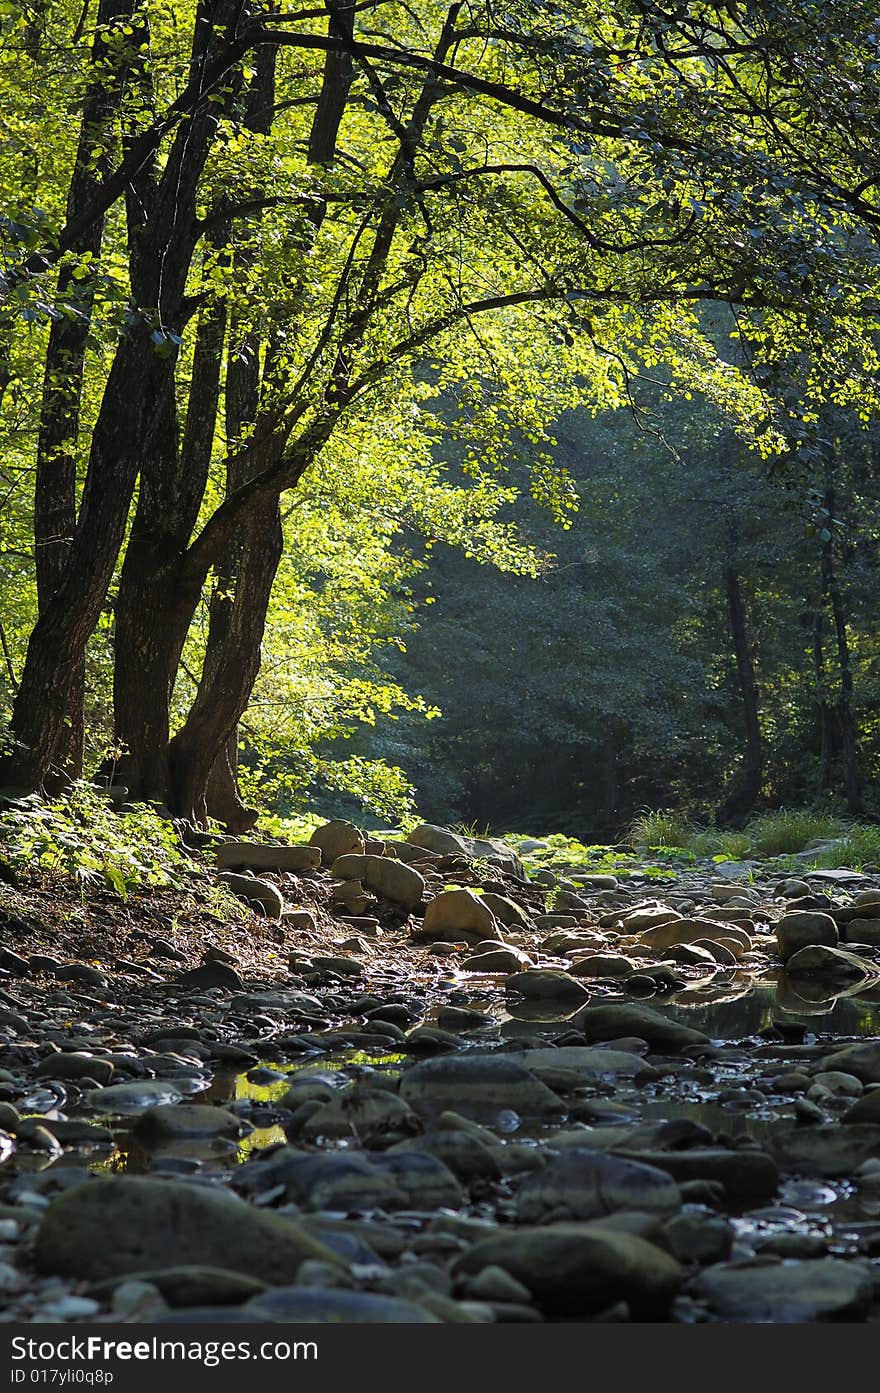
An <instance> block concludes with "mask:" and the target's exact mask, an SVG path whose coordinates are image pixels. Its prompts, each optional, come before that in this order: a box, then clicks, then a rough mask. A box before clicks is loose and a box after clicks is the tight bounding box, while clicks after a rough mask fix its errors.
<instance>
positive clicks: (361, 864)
mask: <svg viewBox="0 0 880 1393" xmlns="http://www.w3.org/2000/svg"><path fill="white" fill-rule="evenodd" d="M330 874H331V875H332V876H333V878H334V880H344V881H353V880H360V881H362V882H363V884H364V885H366V886H367V887H368V888H369V889H370V890H372V891H374V893H375V894H377V895H380V896H381V897H382V899H385V900H390V901H391V903H392V904H398V905H400V906H401V907H402V908H403V909H415V907H416V905H417V904H419V903H420V901H421V899H422V896H423V895H424V893H425V881H424V877H423V876H421V875H420V874H419V872H418V871H417V870H414V868H413V867H412V866H405V865H404V864H403V862H402V861H395V860H392V858H391V857H390V856H367V855H363V856H359V855H345V856H338V857H337V858H336V860H335V861H334V862H333V865H332V866H331V867H330Z"/></svg>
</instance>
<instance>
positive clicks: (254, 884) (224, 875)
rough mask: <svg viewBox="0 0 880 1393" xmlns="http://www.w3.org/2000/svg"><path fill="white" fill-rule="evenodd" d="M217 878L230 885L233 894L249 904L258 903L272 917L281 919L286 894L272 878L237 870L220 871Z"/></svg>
mask: <svg viewBox="0 0 880 1393" xmlns="http://www.w3.org/2000/svg"><path fill="white" fill-rule="evenodd" d="M217 879H218V880H219V881H220V882H221V884H223V885H226V886H228V888H229V889H230V890H231V892H232V894H233V895H237V896H238V898H239V899H240V900H245V901H246V902H247V904H258V905H259V906H260V907H261V909H263V910H264V911H265V913H266V914H267V915H268V917H269V918H270V919H280V918H281V915H282V912H283V910H284V896H283V895H282V893H281V891H280V890H279V889H278V886H277V885H273V884H272V882H271V881H270V880H259V879H258V878H257V877H256V876H253V875H239V874H238V873H237V872H235V871H220V872H219V874H218V876H217Z"/></svg>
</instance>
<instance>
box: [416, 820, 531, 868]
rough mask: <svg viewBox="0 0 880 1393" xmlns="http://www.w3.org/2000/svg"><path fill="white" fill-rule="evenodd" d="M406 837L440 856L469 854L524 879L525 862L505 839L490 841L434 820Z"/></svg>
mask: <svg viewBox="0 0 880 1393" xmlns="http://www.w3.org/2000/svg"><path fill="white" fill-rule="evenodd" d="M406 840H407V841H408V842H409V843H410V845H411V846H422V847H425V849H426V850H427V851H435V852H437V853H438V854H439V855H440V856H456V855H457V856H466V857H467V858H468V859H469V860H471V861H480V860H485V861H490V862H491V863H492V864H493V865H497V866H500V867H502V869H503V870H506V871H508V872H509V873H510V874H511V875H515V876H516V877H517V878H518V879H519V880H525V871H524V870H523V864H522V862H521V861H520V859H519V857H518V856H517V854H516V852H515V851H512V850H511V849H510V847H509V846H506V845H505V844H504V842H498V841H490V840H488V839H487V838H484V837H465V836H461V835H460V834H459V833H457V832H450V831H448V830H447V829H446V828H445V827H437V826H435V825H434V824H433V823H431V822H422V823H420V824H419V826H418V827H414V828H413V830H412V831H411V832H410V834H409V836H408V837H407V839H406Z"/></svg>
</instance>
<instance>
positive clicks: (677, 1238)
mask: <svg viewBox="0 0 880 1393" xmlns="http://www.w3.org/2000/svg"><path fill="white" fill-rule="evenodd" d="M663 1232H664V1233H665V1235H666V1239H667V1242H668V1243H669V1250H670V1252H671V1253H672V1256H673V1257H674V1258H677V1259H678V1261H679V1262H687V1263H692V1262H698V1263H699V1264H700V1265H701V1266H704V1265H705V1264H706V1263H710V1262H724V1261H725V1260H726V1259H727V1258H729V1257H730V1250H731V1248H732V1246H733V1226H732V1225H731V1223H730V1221H729V1220H727V1219H722V1218H719V1217H717V1216H716V1215H714V1214H693V1213H681V1214H676V1215H674V1216H673V1218H671V1219H667V1220H666V1222H665V1224H664V1225H663Z"/></svg>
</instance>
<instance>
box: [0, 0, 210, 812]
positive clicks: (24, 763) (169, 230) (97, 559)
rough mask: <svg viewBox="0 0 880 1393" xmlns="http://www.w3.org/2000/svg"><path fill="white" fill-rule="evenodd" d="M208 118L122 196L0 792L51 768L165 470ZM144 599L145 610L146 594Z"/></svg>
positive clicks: (203, 110) (196, 41)
mask: <svg viewBox="0 0 880 1393" xmlns="http://www.w3.org/2000/svg"><path fill="white" fill-rule="evenodd" d="M235 8H236V5H235V2H234V0H201V3H200V5H199V13H198V16H197V19H196V24H195V26H194V37H193V67H194V69H195V70H197V71H204V65H205V62H206V57H207V55H209V53H210V45H211V40H212V38H214V37H215V35H216V34H218V33H220V32H222V31H223V24H224V22H225V21H226V20H228V19H229V18H230V17H231V16H232V14H233V13H234V11H235ZM200 65H201V67H200ZM217 120H218V112H217V110H216V108H215V107H214V106H212V105H211V104H209V103H204V104H203V105H202V106H200V107H198V108H197V109H196V110H195V111H194V113H193V115H192V116H191V117H190V118H188V119H187V120H184V121H183V122H181V124H180V125H179V127H178V128H177V132H176V135H175V137H174V140H173V142H172V145H171V149H170V151H169V153H168V157H167V160H166V162H165V165H164V168H163V170H162V173H161V177H154V171H153V170H152V168H149V167H144V168H142V169H141V170H140V171H139V174H138V176H137V178H136V179H133V180H132V183H131V185H130V187H129V198H128V207H129V246H130V270H131V286H132V296H133V303H134V305H135V306H136V307H137V308H136V309H135V310H133V311H132V314H131V322H130V324H129V327H128V330H127V333H126V335H125V336H124V337H123V339H122V341H121V343H120V345H119V348H118V349H117V352H116V355H115V357H114V360H113V364H112V366H111V368H110V372H109V373H108V376H107V382H106V384H105V389H104V395H103V398H102V401H101V407H100V411H99V413H98V419H97V422H96V424H95V428H94V431H93V435H92V447H91V452H90V458H89V467H88V472H87V474H86V481H85V485H84V488H83V494H82V500H81V504H80V512H79V518H78V521H77V528H76V532H75V534H74V538H73V541H72V542H71V545H70V548H69V552H68V555H67V559H66V562H65V565H64V570H63V574H62V575H61V577H60V579H59V582H58V585H57V587H56V588H55V591H54V593H53V595H52V597H51V599H50V601H49V602H48V604H47V606H46V608H45V610H44V612H43V613H42V614H41V615H40V617H39V619H38V621H37V624H36V625H35V627H34V630H33V632H32V634H31V638H30V642H29V645H28V653H27V657H26V660H25V665H24V671H23V673H22V678H21V684H20V687H19V691H18V695H17V698H16V701H15V705H14V708H13V717H12V729H13V736H14V744H13V748H12V752H11V754H10V755H9V756H8V757H7V758H6V759H5V760H4V761H3V762H2V765H0V783H2V782H6V783H12V784H18V785H24V786H27V787H31V788H36V787H40V786H42V785H43V784H44V783H45V780H46V778H47V777H48V776H49V775H50V773H51V772H52V771H53V769H54V768H56V767H57V764H58V759H59V753H60V752H61V751H63V749H64V746H65V739H66V726H65V715H66V708H67V700H68V693H69V691H70V689H71V686H72V685H73V684H74V683H75V682H76V678H77V672H78V671H79V665H80V664H81V662H82V659H83V655H84V653H85V647H86V644H87V642H88V639H89V637H90V636H91V634H92V632H93V630H94V627H95V625H96V623H97V621H98V617H99V615H100V612H101V608H102V606H103V604H104V600H105V598H106V595H107V590H108V587H109V584H110V580H111V578H112V575H113V570H114V567H115V564H116V560H117V557H118V555H119V549H120V546H121V544H122V540H123V537H124V535H125V528H126V523H127V521H128V514H129V507H130V504H131V497H132V493H133V490H134V485H135V481H136V479H137V476H138V473H139V471H140V470H141V467H142V466H143V465H144V464H145V462H151V461H154V460H159V461H160V462H161V463H162V464H164V463H165V462H166V460H167V447H168V439H169V417H170V415H171V406H169V403H171V404H172V405H173V400H174V373H175V366H176V361H177V355H178V346H179V342H180V335H181V333H182V331H183V328H184V326H185V324H186V320H187V318H188V316H189V314H190V313H191V309H192V306H191V305H190V304H189V303H188V302H187V300H186V296H185V291H186V280H187V276H188V273H189V268H190V265H191V262H192V257H193V253H194V250H195V247H196V244H197V242H198V239H199V235H200V228H199V225H198V223H197V221H196V217H195V210H196V200H197V196H198V188H199V181H200V178H201V174H202V170H203V168H204V164H205V160H206V159H207V155H208V152H209V150H210V145H211V136H212V133H213V130H214V128H215V126H216V122H217ZM158 326H161V327H158ZM157 334H158V335H159V338H158V341H157ZM160 482H161V481H160ZM153 483H154V480H153V478H152V476H151V477H148V478H147V479H146V480H145V485H142V488H141V497H142V498H143V497H145V496H146V497H149V496H150V490H151V487H152V486H153ZM141 535H142V536H144V535H145V534H144V533H143V532H142V534H141ZM146 535H147V538H148V540H149V534H148V533H147V534H146ZM147 598H148V600H149V603H150V604H152V603H153V596H152V595H150V596H149V597H147ZM184 598H185V597H184Z"/></svg>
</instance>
